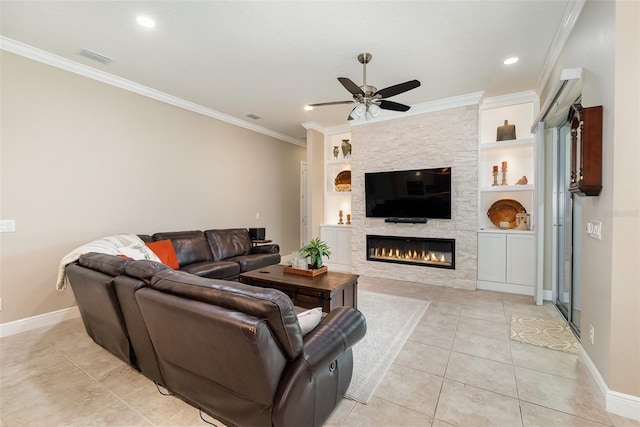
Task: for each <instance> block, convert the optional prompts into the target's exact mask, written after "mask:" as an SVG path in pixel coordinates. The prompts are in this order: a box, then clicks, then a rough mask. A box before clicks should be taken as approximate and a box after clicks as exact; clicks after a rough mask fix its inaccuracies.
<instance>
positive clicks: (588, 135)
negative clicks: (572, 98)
mask: <svg viewBox="0 0 640 427" xmlns="http://www.w3.org/2000/svg"><path fill="white" fill-rule="evenodd" d="M569 123H570V124H571V174H570V179H571V181H570V183H569V191H570V192H572V193H574V194H577V195H579V196H598V195H599V194H600V190H602V106H601V105H599V106H596V107H583V106H582V105H580V104H574V105H572V106H571V109H570V111H569Z"/></svg>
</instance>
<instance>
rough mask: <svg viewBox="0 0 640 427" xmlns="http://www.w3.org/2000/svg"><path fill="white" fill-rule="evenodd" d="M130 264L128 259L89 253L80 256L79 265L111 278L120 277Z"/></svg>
mask: <svg viewBox="0 0 640 427" xmlns="http://www.w3.org/2000/svg"><path fill="white" fill-rule="evenodd" d="M129 262H130V260H129V259H127V258H121V257H117V256H113V255H108V254H100V253H97V252H89V253H86V254H82V255H80V258H78V264H80V265H81V266H83V267H87V268H90V269H92V270H96V271H99V272H101V273H104V274H108V275H109V276H119V275H121V274H123V273H124V268H125V266H126V265H127V264H128V263H129Z"/></svg>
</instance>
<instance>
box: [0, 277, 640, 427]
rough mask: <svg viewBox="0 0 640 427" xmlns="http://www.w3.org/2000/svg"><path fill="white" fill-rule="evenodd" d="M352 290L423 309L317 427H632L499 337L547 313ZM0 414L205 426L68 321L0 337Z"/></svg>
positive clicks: (547, 362)
mask: <svg viewBox="0 0 640 427" xmlns="http://www.w3.org/2000/svg"><path fill="white" fill-rule="evenodd" d="M360 287H361V289H365V290H367V291H372V292H381V293H388V294H394V295H400V296H405V297H411V298H419V299H425V300H429V301H431V305H430V306H429V308H428V310H427V312H426V313H425V315H424V316H423V318H422V319H421V321H420V322H419V324H418V325H417V326H416V328H415V330H414V331H413V334H412V335H411V337H410V338H409V340H408V341H407V342H406V344H405V346H404V347H403V349H402V350H401V352H400V353H399V354H398V356H397V358H396V359H395V361H394V363H393V364H392V366H391V368H390V369H389V371H388V372H387V374H386V375H385V377H384V378H383V379H382V382H381V383H380V385H379V386H378V388H377V390H376V392H375V394H374V396H373V397H372V399H371V400H370V402H369V403H368V404H367V405H363V404H359V403H356V402H353V401H350V400H346V399H345V400H343V401H342V403H341V404H340V405H339V406H338V408H337V409H336V410H335V411H334V413H333V414H332V416H331V418H330V419H329V420H328V421H327V423H326V425H327V426H426V427H428V426H433V427H447V426H452V425H453V426H474V427H475V426H509V427H510V426H545V427H547V426H603V425H604V426H636V427H637V426H640V423H634V422H632V421H630V420H628V419H625V418H622V417H617V416H615V415H612V414H608V413H607V412H605V411H604V410H603V408H602V406H601V405H600V404H599V403H598V401H597V400H596V398H595V392H594V389H593V387H592V385H591V384H590V383H589V380H588V378H587V375H586V373H585V369H584V367H583V366H582V365H581V363H580V362H579V361H578V360H577V358H576V356H573V355H570V354H566V353H561V352H558V351H553V350H547V349H544V348H540V347H534V346H530V345H526V344H520V343H516V342H513V341H510V340H509V332H508V331H509V326H508V325H509V321H510V318H511V314H512V313H523V314H531V315H535V316H541V317H545V318H550V319H555V320H562V318H561V316H560V315H559V313H558V311H557V310H556V309H555V307H554V306H553V305H551V304H545V305H543V306H535V305H533V303H532V300H531V298H530V297H522V296H517V295H511V294H502V293H499V292H488V291H463V290H456V289H449V288H443V287H438V286H428V285H420V284H415V283H408V282H400V281H392V280H386V279H372V278H362V277H361V280H360ZM0 416H1V420H0V425H1V426H11V427H14V426H89V425H101V426H206V425H207V424H206V423H204V422H203V421H202V420H200V417H199V414H198V411H197V410H196V409H194V408H193V407H191V406H189V405H188V404H186V403H184V402H182V401H181V400H179V399H177V398H175V397H171V396H163V395H161V394H160V393H158V391H157V390H156V387H155V385H154V384H152V383H151V382H150V381H149V380H147V379H146V378H145V377H143V376H142V375H141V374H139V373H138V372H136V371H135V370H133V369H131V368H130V367H129V366H128V365H126V364H124V363H123V362H121V361H120V360H119V359H117V358H116V357H114V356H112V355H111V354H110V353H109V352H107V351H106V350H104V349H102V348H101V347H100V346H98V345H96V344H95V343H93V341H92V340H91V339H90V338H88V336H87V335H86V333H85V331H84V328H83V326H82V322H81V321H80V319H74V320H70V321H67V322H64V323H61V324H58V325H56V326H53V327H47V328H40V329H37V330H33V331H29V332H25V333H21V334H18V335H14V336H10V337H6V338H3V339H2V340H0ZM205 418H207V419H209V420H211V419H210V418H208V417H205ZM211 421H214V422H215V420H211ZM218 425H221V424H218Z"/></svg>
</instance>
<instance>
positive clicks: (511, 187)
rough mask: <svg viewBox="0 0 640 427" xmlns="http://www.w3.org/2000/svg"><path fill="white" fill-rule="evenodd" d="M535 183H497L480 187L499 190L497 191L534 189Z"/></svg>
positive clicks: (481, 189)
mask: <svg viewBox="0 0 640 427" xmlns="http://www.w3.org/2000/svg"><path fill="white" fill-rule="evenodd" d="M534 189H535V187H534V186H533V184H527V185H496V186H490V187H480V191H486V192H497V191H533V190H534Z"/></svg>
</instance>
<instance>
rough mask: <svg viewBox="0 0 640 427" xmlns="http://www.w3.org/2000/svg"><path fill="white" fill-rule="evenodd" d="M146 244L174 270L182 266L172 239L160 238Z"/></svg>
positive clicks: (161, 260)
mask: <svg viewBox="0 0 640 427" xmlns="http://www.w3.org/2000/svg"><path fill="white" fill-rule="evenodd" d="M145 244H146V245H147V247H148V248H149V249H151V250H152V251H153V253H155V254H156V255H158V258H160V262H162V263H163V264H165V265H168V266H169V267H171V268H173V269H174V270H177V269H179V268H180V264H179V262H178V256H177V255H176V250H175V249H174V248H173V245H172V244H171V240H168V239H167V240H158V241H157V242H148V243H145Z"/></svg>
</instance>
